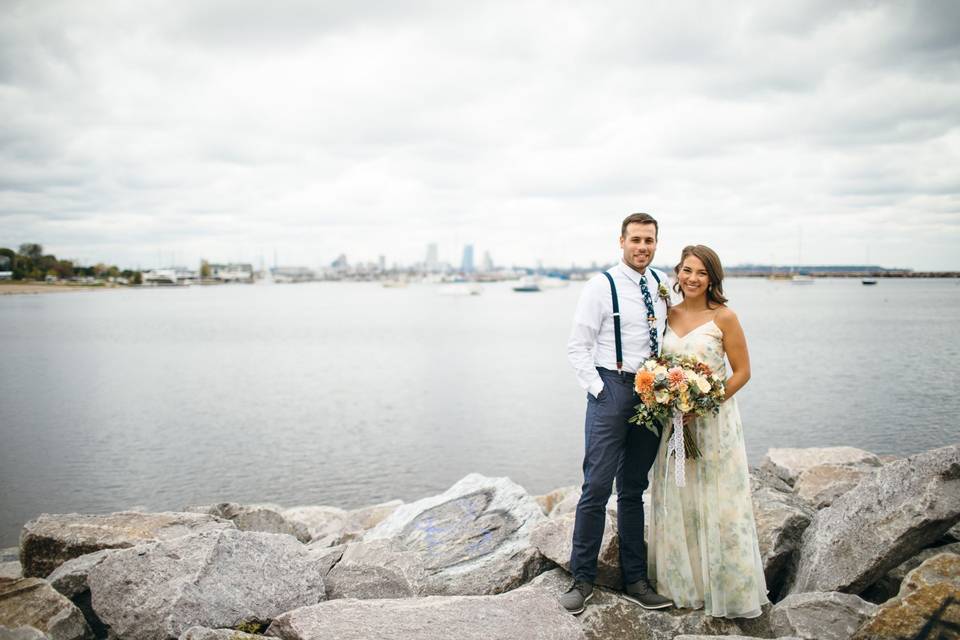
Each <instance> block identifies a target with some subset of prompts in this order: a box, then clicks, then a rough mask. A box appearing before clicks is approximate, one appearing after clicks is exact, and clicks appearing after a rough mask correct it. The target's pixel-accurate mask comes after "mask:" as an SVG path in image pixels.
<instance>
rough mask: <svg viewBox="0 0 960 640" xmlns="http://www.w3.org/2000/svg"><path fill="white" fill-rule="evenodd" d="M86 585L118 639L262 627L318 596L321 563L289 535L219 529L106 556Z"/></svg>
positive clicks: (146, 639)
mask: <svg viewBox="0 0 960 640" xmlns="http://www.w3.org/2000/svg"><path fill="white" fill-rule="evenodd" d="M87 582H88V584H89V586H90V592H91V596H92V604H93V609H94V611H95V612H96V614H97V616H98V617H99V618H100V619H101V620H102V621H103V622H104V623H106V624H107V625H109V626H110V628H111V631H112V632H113V634H115V636H116V637H117V638H119V639H127V638H129V639H137V640H161V639H163V638H177V637H179V635H180V634H181V633H183V632H184V631H186V630H187V629H189V628H190V627H192V626H197V625H199V626H205V627H210V628H220V627H236V626H237V625H240V624H245V623H251V622H267V621H269V620H271V619H273V618H274V617H275V616H277V615H279V614H280V613H283V612H284V611H289V610H291V609H294V608H297V607H301V606H305V605H309V604H315V603H317V602H319V601H320V600H322V599H323V598H324V597H325V596H324V584H323V576H322V569H321V564H320V561H319V560H318V559H317V558H315V557H314V555H313V554H312V552H311V551H310V550H308V549H307V548H306V547H305V546H304V545H303V544H301V543H300V542H298V541H297V540H296V538H294V537H292V536H288V535H280V534H270V533H257V532H250V531H238V530H237V529H225V530H220V531H210V532H203V533H199V534H192V535H189V536H181V537H179V538H175V539H172V540H163V541H159V542H154V543H147V544H142V545H138V546H137V547H135V548H132V549H124V550H121V551H117V552H114V553H111V554H110V555H109V556H107V557H106V558H104V559H103V560H101V561H100V562H99V564H97V565H96V566H94V567H93V568H92V569H91V570H90V573H89V575H88V576H87Z"/></svg>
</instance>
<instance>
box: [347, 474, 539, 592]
mask: <svg viewBox="0 0 960 640" xmlns="http://www.w3.org/2000/svg"><path fill="white" fill-rule="evenodd" d="M544 520H546V517H545V516H544V515H543V512H542V511H541V509H540V505H538V504H537V501H536V500H534V499H533V498H532V497H531V496H530V495H529V494H527V492H526V491H524V489H523V488H522V487H521V486H519V485H518V484H516V483H514V482H513V481H511V480H510V479H509V478H487V477H484V476H481V475H479V474H470V475H468V476H466V477H465V478H463V479H462V480H460V481H459V482H457V483H456V484H455V485H454V486H452V487H451V488H450V489H448V490H447V491H446V492H445V493H443V494H441V495H438V496H433V497H430V498H425V499H423V500H419V501H417V502H413V503H409V504H404V505H402V506H400V507H398V508H397V509H396V510H395V511H393V513H391V514H390V516H388V517H387V518H386V519H385V520H384V521H383V522H381V523H380V524H379V525H377V526H376V527H374V528H373V529H371V530H370V531H368V532H367V533H366V534H365V535H364V536H363V542H371V541H375V540H386V539H392V540H394V542H395V543H397V548H399V549H402V550H404V551H409V552H413V553H415V554H416V555H418V556H419V557H420V560H421V562H422V565H423V568H424V571H425V572H426V574H427V578H426V580H427V584H426V587H425V591H424V592H423V593H424V594H428V595H489V594H495V593H500V592H502V591H507V590H509V589H513V588H515V587H517V586H519V585H521V584H523V583H525V582H527V581H528V580H529V579H530V578H532V577H533V576H534V575H536V574H537V573H539V572H540V571H542V569H543V567H544V562H545V561H544V559H543V557H542V556H541V555H540V553H539V552H538V551H537V550H536V549H535V548H534V547H533V546H532V545H531V543H530V534H531V532H532V530H533V529H534V527H535V526H536V525H537V524H538V523H540V522H543V521H544ZM341 562H342V560H341Z"/></svg>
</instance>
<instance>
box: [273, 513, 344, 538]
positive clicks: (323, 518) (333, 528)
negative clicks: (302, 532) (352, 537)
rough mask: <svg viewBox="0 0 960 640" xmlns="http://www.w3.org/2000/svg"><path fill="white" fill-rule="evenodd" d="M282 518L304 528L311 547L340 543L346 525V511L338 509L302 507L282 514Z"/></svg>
mask: <svg viewBox="0 0 960 640" xmlns="http://www.w3.org/2000/svg"><path fill="white" fill-rule="evenodd" d="M282 515H283V517H284V518H286V519H287V520H289V521H290V522H296V523H297V524H298V525H300V526H301V527H305V528H306V530H307V534H308V536H309V538H310V539H309V542H310V544H312V545H325V546H335V545H338V544H340V543H341V540H342V538H343V532H344V530H345V528H346V523H347V517H348V514H347V511H346V509H341V508H339V507H327V506H319V505H318V506H314V505H302V506H298V507H290V508H289V509H284V510H283V512H282Z"/></svg>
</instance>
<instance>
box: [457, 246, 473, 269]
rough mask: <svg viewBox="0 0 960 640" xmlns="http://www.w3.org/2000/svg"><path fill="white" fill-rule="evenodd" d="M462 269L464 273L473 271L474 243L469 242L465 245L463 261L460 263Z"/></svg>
mask: <svg viewBox="0 0 960 640" xmlns="http://www.w3.org/2000/svg"><path fill="white" fill-rule="evenodd" d="M460 271H462V272H463V273H473V271H474V268H473V245H472V244H467V245H464V247H463V262H461V263H460Z"/></svg>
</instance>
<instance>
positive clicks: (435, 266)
mask: <svg viewBox="0 0 960 640" xmlns="http://www.w3.org/2000/svg"><path fill="white" fill-rule="evenodd" d="M423 266H424V267H425V268H426V270H427V271H429V272H431V273H433V272H435V271H439V270H440V260H439V258H438V256H437V243H436V242H431V243H430V244H428V245H427V259H426V261H424V265H423Z"/></svg>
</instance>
